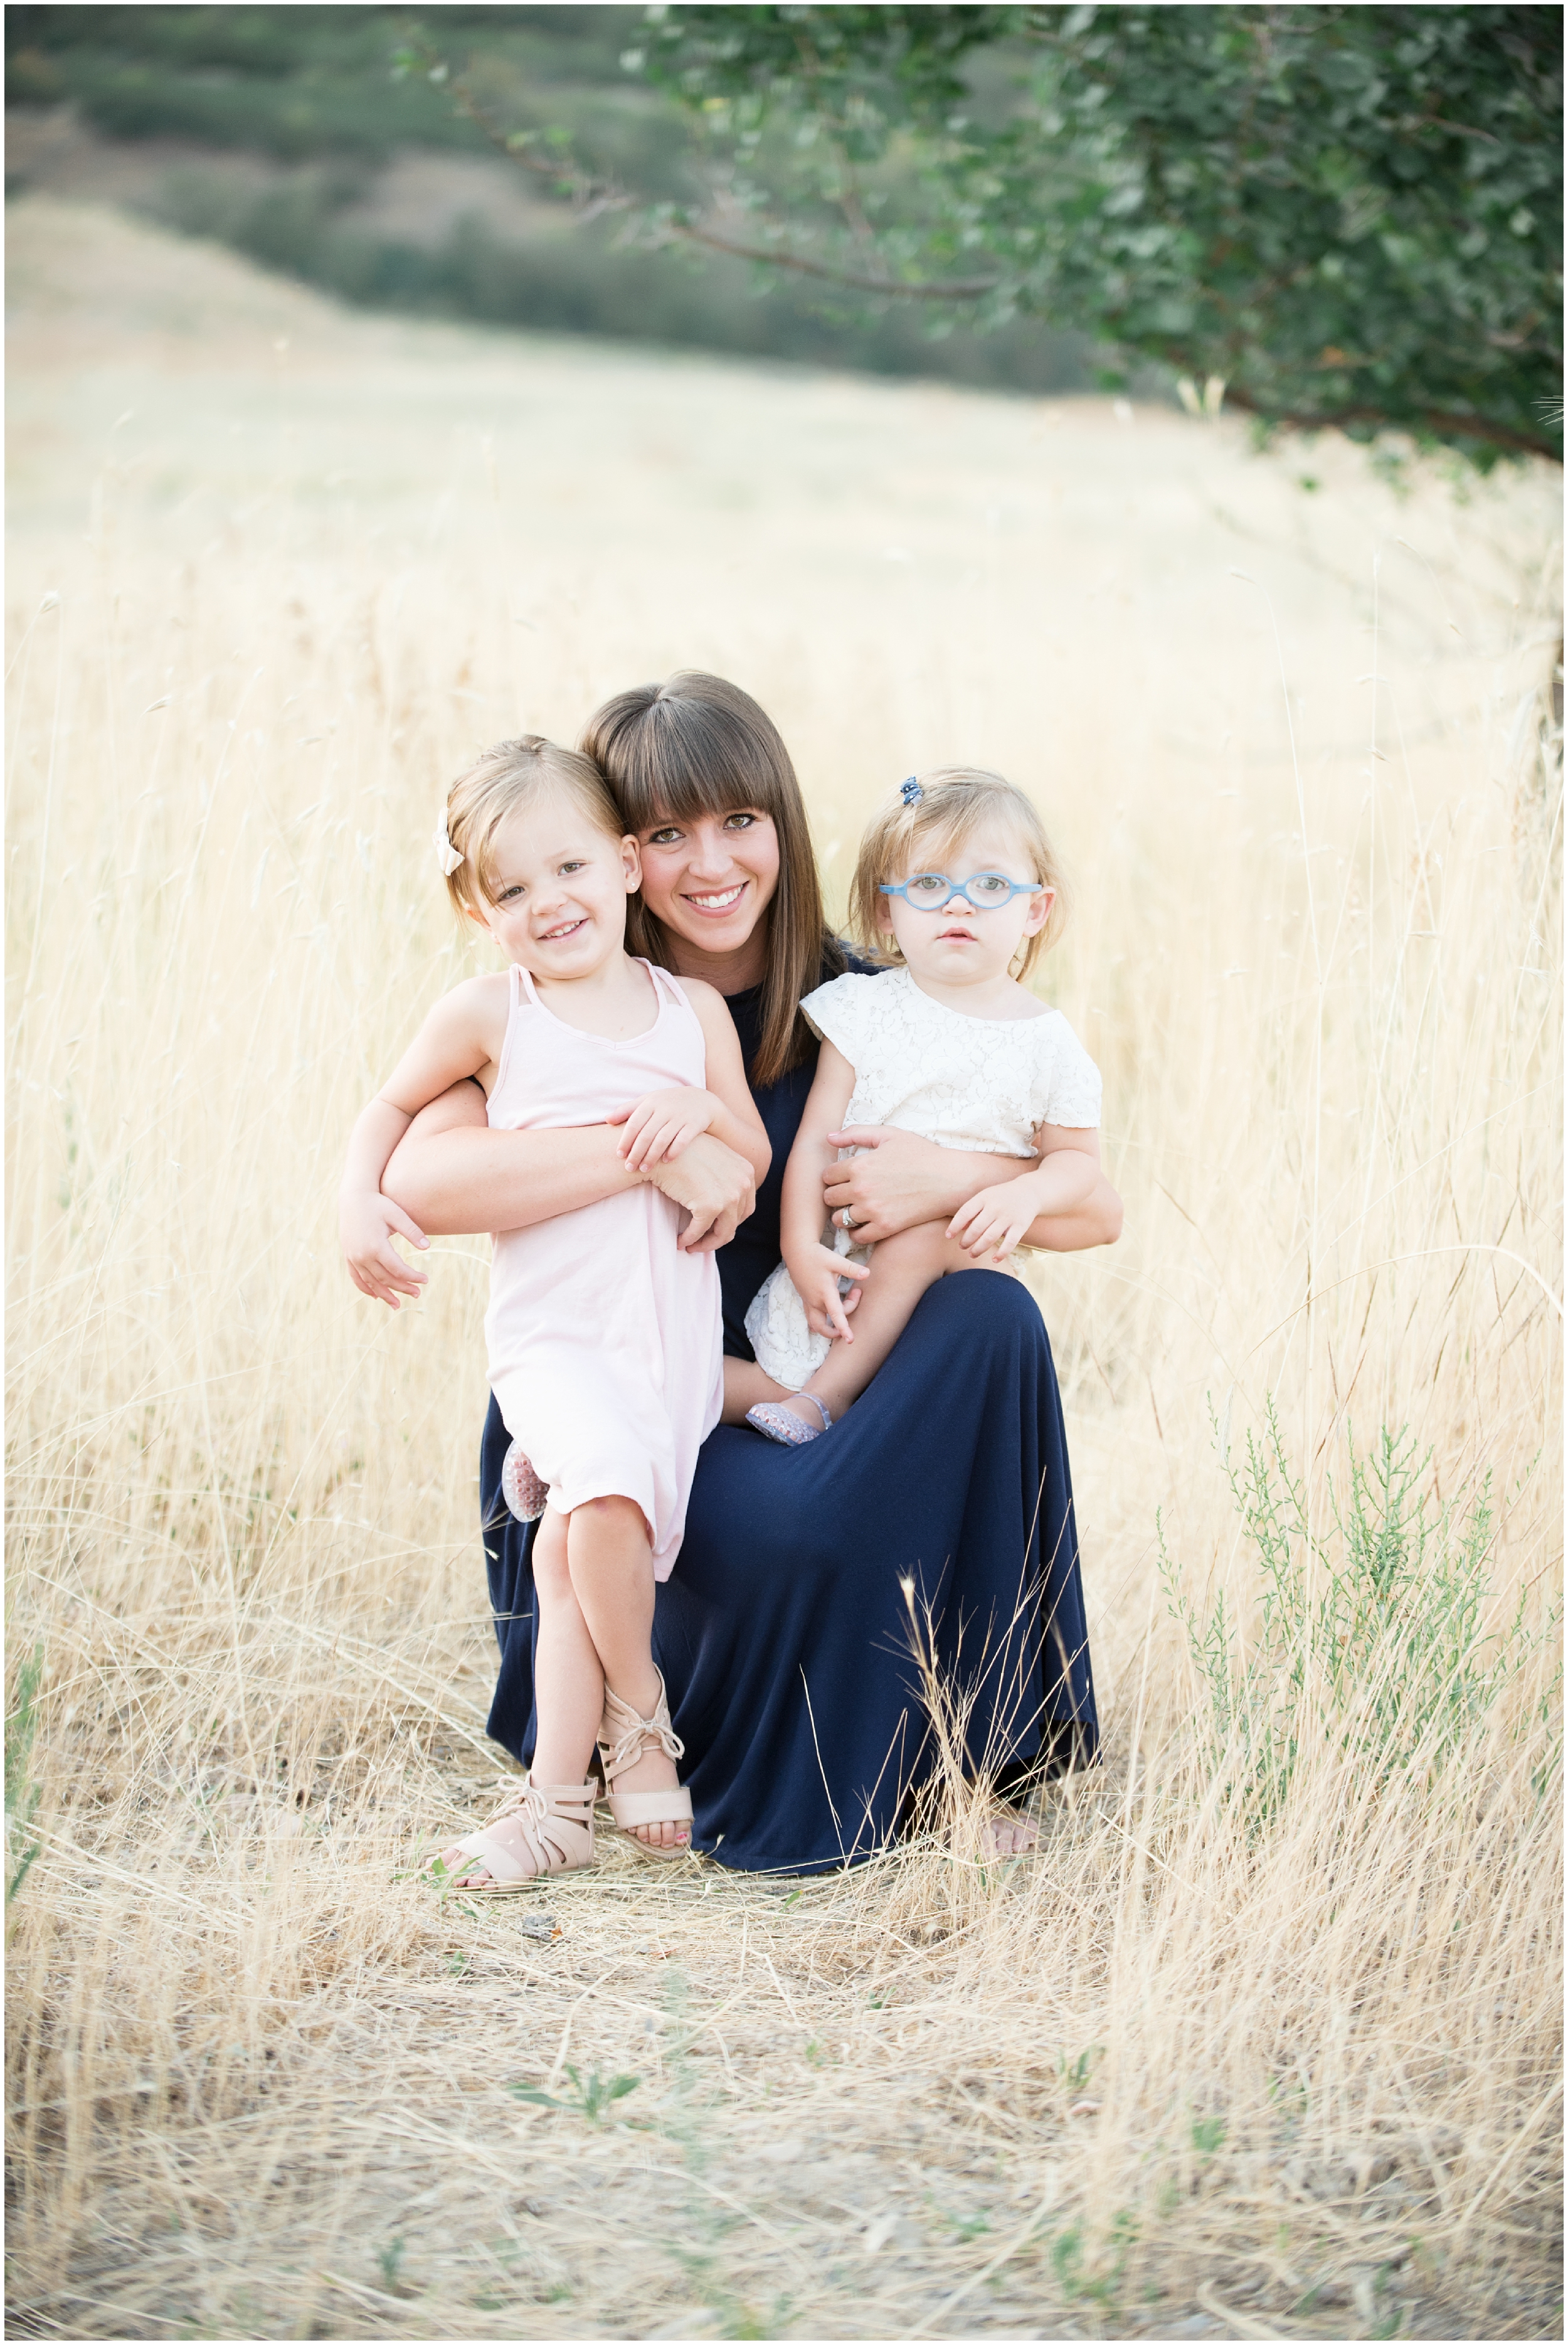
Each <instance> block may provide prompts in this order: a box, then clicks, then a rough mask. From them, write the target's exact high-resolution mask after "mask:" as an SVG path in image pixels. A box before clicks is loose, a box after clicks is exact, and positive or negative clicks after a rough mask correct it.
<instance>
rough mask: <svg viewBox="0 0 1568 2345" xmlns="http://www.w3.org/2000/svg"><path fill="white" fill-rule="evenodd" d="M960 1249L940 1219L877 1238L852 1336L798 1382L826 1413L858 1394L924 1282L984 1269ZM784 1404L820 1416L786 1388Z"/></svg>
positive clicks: (805, 1416)
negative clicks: (952, 1272) (821, 1403)
mask: <svg viewBox="0 0 1568 2345" xmlns="http://www.w3.org/2000/svg"><path fill="white" fill-rule="evenodd" d="M989 1266H990V1265H989V1264H977V1263H976V1260H975V1258H974V1256H973V1254H966V1253H965V1251H964V1249H963V1247H962V1246H961V1245H960V1244H958V1241H957V1239H956V1238H950V1237H948V1236H947V1234H946V1223H945V1222H917V1223H916V1224H915V1225H914V1227H913V1228H912V1229H907V1230H900V1231H899V1232H898V1233H897V1235H896V1236H895V1237H891V1238H880V1239H878V1241H877V1244H876V1246H875V1249H874V1251H873V1253H872V1256H871V1276H870V1277H869V1278H868V1279H866V1280H865V1283H864V1284H863V1285H862V1287H861V1290H860V1300H859V1303H858V1304H857V1305H856V1308H855V1316H854V1318H853V1319H852V1320H851V1321H850V1325H851V1326H852V1327H853V1329H854V1330H855V1341H854V1342H853V1343H852V1344H846V1343H845V1341H844V1339H843V1337H842V1336H841V1337H840V1338H839V1339H838V1341H837V1342H836V1343H835V1345H834V1347H833V1349H832V1351H831V1352H829V1354H828V1355H827V1357H826V1359H825V1360H824V1362H823V1364H822V1365H821V1367H820V1368H818V1370H817V1372H816V1374H815V1376H812V1377H810V1378H809V1379H808V1380H807V1382H806V1383H805V1384H804V1386H802V1388H801V1389H802V1391H803V1392H806V1393H813V1394H814V1395H815V1396H816V1397H817V1399H819V1400H820V1401H822V1402H823V1403H824V1406H826V1409H827V1412H828V1415H829V1416H835V1417H837V1416H843V1414H844V1412H845V1409H846V1408H847V1407H848V1406H849V1405H850V1403H851V1402H852V1401H855V1400H858V1399H859V1397H860V1396H861V1394H862V1393H863V1392H864V1391H865V1387H866V1386H867V1385H868V1384H869V1383H870V1382H871V1379H872V1377H873V1376H875V1374H876V1371H877V1369H878V1368H879V1367H880V1366H881V1365H882V1363H883V1362H884V1360H885V1358H886V1357H887V1355H888V1354H889V1352H891V1350H892V1349H893V1346H894V1345H895V1344H896V1343H897V1341H898V1338H899V1337H900V1335H903V1333H904V1330H905V1327H907V1326H908V1325H909V1322H910V1319H911V1317H912V1316H913V1315H914V1311H915V1306H916V1304H917V1303H918V1302H919V1300H920V1298H921V1296H922V1295H923V1294H925V1292H926V1288H927V1287H928V1286H935V1285H936V1281H937V1280H938V1279H939V1278H945V1277H946V1274H947V1273H948V1272H949V1271H954V1270H976V1269H986V1268H988V1267H989ZM784 1406H785V1407H786V1408H793V1409H794V1413H795V1415H796V1416H798V1417H800V1418H801V1419H802V1420H803V1422H804V1423H805V1424H807V1425H809V1426H811V1427H812V1429H813V1431H814V1432H820V1430H821V1428H822V1418H821V1417H820V1416H819V1415H818V1414H817V1411H816V1410H815V1409H814V1408H813V1407H812V1406H811V1403H810V1401H804V1402H803V1401H802V1400H801V1398H800V1396H799V1395H798V1394H797V1395H789V1394H786V1395H785V1396H784Z"/></svg>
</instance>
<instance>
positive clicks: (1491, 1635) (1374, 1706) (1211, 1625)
mask: <svg viewBox="0 0 1568 2345" xmlns="http://www.w3.org/2000/svg"><path fill="white" fill-rule="evenodd" d="M1209 1419H1210V1423H1211V1424H1212V1425H1213V1427H1214V1436H1215V1446H1216V1448H1217V1449H1218V1451H1219V1458H1220V1463H1221V1466H1222V1468H1223V1470H1224V1473H1225V1477H1226V1479H1227V1481H1228V1483H1229V1487H1230V1494H1231V1497H1232V1499H1233V1501H1234V1503H1235V1507H1236V1511H1237V1515H1238V1517H1239V1520H1240V1524H1241V1528H1242V1532H1243V1554H1244V1557H1245V1559H1246V1562H1247V1565H1248V1566H1249V1572H1248V1578H1247V1580H1246V1582H1245V1583H1244V1586H1243V1589H1242V1590H1241V1591H1240V1594H1239V1598H1235V1599H1228V1598H1227V1594H1226V1591H1225V1589H1222V1588H1221V1589H1217V1590H1216V1591H1215V1594H1214V1598H1213V1600H1212V1603H1211V1604H1209V1607H1208V1609H1203V1608H1202V1607H1201V1606H1199V1604H1197V1603H1195V1602H1194V1601H1193V1599H1191V1598H1190V1597H1189V1595H1187V1594H1186V1592H1185V1591H1184V1590H1183V1589H1182V1588H1181V1587H1180V1585H1179V1580H1178V1577H1177V1571H1176V1568H1175V1565H1174V1564H1173V1562H1172V1559H1171V1557H1170V1554H1169V1551H1168V1548H1167V1546H1166V1542H1165V1533H1164V1526H1163V1524H1160V1526H1159V1566H1160V1574H1161V1578H1162V1579H1163V1580H1164V1583H1165V1589H1166V1594H1167V1598H1168V1603H1169V1606H1170V1609H1171V1611H1172V1613H1173V1615H1174V1616H1175V1618H1176V1619H1178V1620H1179V1622H1180V1623H1181V1625H1182V1627H1183V1628H1184V1629H1185V1630H1186V1633H1187V1639H1188V1643H1189V1648H1190V1650H1191V1653H1192V1659H1193V1661H1194V1664H1195V1666H1196V1668H1197V1670H1198V1672H1199V1677H1200V1679H1201V1680H1202V1682H1203V1684H1204V1686H1205V1688H1206V1690H1207V1693H1208V1698H1209V1700H1208V1714H1207V1717H1206V1718H1205V1720H1204V1721H1203V1723H1202V1728H1201V1732H1202V1737H1203V1741H1204V1745H1205V1749H1206V1755H1207V1758H1208V1761H1209V1773H1210V1776H1211V1778H1212V1777H1216V1776H1219V1777H1223V1778H1224V1779H1226V1781H1227V1782H1228V1784H1229V1788H1230V1790H1231V1791H1232V1792H1233V1793H1234V1795H1235V1796H1236V1798H1237V1799H1238V1800H1239V1802H1241V1804H1242V1805H1243V1806H1244V1807H1245V1809H1246V1810H1247V1811H1248V1812H1249V1816H1250V1818H1251V1820H1252V1821H1253V1822H1255V1823H1258V1824H1264V1823H1267V1822H1270V1820H1271V1819H1272V1818H1274V1817H1275V1816H1277V1815H1278V1814H1279V1813H1280V1810H1281V1809H1282V1807H1283V1805H1284V1803H1285V1801H1286V1798H1287V1796H1288V1794H1289V1792H1290V1785H1291V1783H1292V1782H1293V1780H1294V1778H1295V1775H1296V1772H1297V1770H1298V1768H1299V1767H1300V1764H1301V1762H1302V1760H1303V1758H1304V1757H1305V1755H1306V1752H1307V1749H1308V1746H1309V1744H1310V1743H1312V1742H1316V1743H1318V1744H1320V1745H1323V1744H1326V1745H1328V1746H1330V1747H1331V1748H1335V1749H1339V1750H1340V1751H1349V1750H1351V1749H1353V1750H1354V1751H1356V1752H1357V1754H1358V1756H1359V1758H1360V1759H1361V1761H1363V1762H1364V1763H1365V1764H1366V1765H1368V1766H1370V1767H1371V1768H1372V1769H1373V1770H1375V1771H1378V1772H1380V1773H1381V1772H1384V1771H1397V1770H1402V1769H1408V1768H1411V1767H1412V1766H1415V1767H1420V1768H1421V1769H1422V1770H1423V1771H1426V1772H1427V1773H1428V1774H1429V1775H1435V1774H1436V1773H1437V1772H1438V1771H1440V1770H1441V1769H1442V1766H1443V1765H1444V1763H1445V1761H1447V1760H1448V1759H1450V1758H1451V1757H1452V1755H1453V1754H1454V1753H1455V1752H1457V1751H1460V1750H1461V1749H1462V1747H1463V1746H1464V1745H1465V1744H1466V1743H1467V1742H1468V1741H1470V1739H1471V1737H1472V1735H1473V1733H1474V1732H1475V1731H1476V1730H1477V1729H1478V1728H1479V1727H1481V1726H1482V1725H1483V1724H1484V1723H1485V1721H1487V1720H1488V1719H1490V1718H1491V1717H1492V1713H1493V1712H1494V1711H1495V1710H1496V1709H1497V1707H1498V1704H1499V1703H1500V1702H1501V1701H1502V1698H1503V1696H1504V1695H1505V1694H1506V1692H1507V1691H1508V1690H1509V1688H1510V1687H1511V1686H1512V1684H1513V1683H1514V1681H1515V1680H1516V1679H1517V1678H1518V1676H1519V1674H1520V1672H1521V1670H1522V1669H1523V1667H1524V1665H1525V1663H1526V1662H1527V1660H1529V1658H1530V1656H1531V1654H1532V1653H1533V1651H1534V1650H1535V1649H1536V1646H1537V1643H1538V1638H1537V1637H1536V1636H1534V1635H1532V1634H1531V1633H1530V1632H1529V1631H1527V1629H1526V1628H1525V1623H1524V1607H1523V1598H1522V1597H1521V1599H1520V1601H1519V1604H1518V1605H1517V1606H1516V1608H1515V1609H1514V1612H1513V1614H1512V1618H1511V1619H1509V1620H1508V1622H1507V1624H1506V1625H1505V1626H1504V1627H1502V1628H1501V1629H1495V1628H1492V1627H1490V1626H1489V1625H1488V1623H1489V1619H1490V1618H1491V1607H1490V1596H1491V1582H1490V1577H1489V1573H1488V1568H1487V1564H1488V1556H1489V1552H1490V1549H1491V1546H1492V1538H1493V1532H1494V1527H1495V1511H1494V1508H1493V1504H1492V1477H1491V1476H1490V1474H1488V1475H1486V1476H1483V1477H1482V1481H1481V1484H1480V1486H1479V1488H1478V1489H1476V1490H1475V1491H1473V1492H1472V1495H1471V1496H1470V1497H1468V1498H1467V1499H1464V1500H1458V1501H1450V1502H1449V1503H1448V1504H1446V1505H1441V1506H1439V1505H1437V1504H1435V1502H1434V1500H1433V1499H1432V1497H1431V1492H1430V1487H1429V1482H1428V1475H1427V1468H1428V1466H1429V1465H1430V1462H1431V1458H1430V1453H1422V1452H1421V1451H1420V1450H1419V1449H1418V1447H1417V1445H1416V1441H1415V1436H1413V1434H1412V1433H1411V1431H1410V1429H1409V1428H1408V1427H1401V1429H1400V1430H1399V1431H1398V1432H1395V1431H1392V1430H1391V1428H1390V1427H1388V1426H1382V1427H1381V1428H1380V1430H1379V1432H1378V1435H1377V1437H1376V1439H1375V1441H1374V1442H1373V1444H1372V1446H1371V1449H1370V1450H1361V1449H1359V1448H1358V1447H1357V1445H1356V1441H1355V1436H1354V1434H1353V1432H1348V1433H1347V1436H1346V1453H1347V1467H1346V1473H1345V1476H1344V1477H1343V1479H1342V1481H1341V1482H1340V1483H1339V1484H1338V1485H1336V1482H1335V1479H1334V1477H1332V1476H1331V1475H1330V1477H1329V1482H1328V1505H1327V1508H1326V1511H1325V1512H1324V1514H1323V1515H1322V1516H1321V1517H1320V1518H1319V1519H1317V1520H1314V1519H1313V1518H1312V1517H1311V1514H1310V1509H1309V1508H1308V1504H1307V1493H1306V1485H1305V1480H1304V1477H1302V1476H1301V1475H1300V1473H1298V1472H1296V1471H1294V1470H1293V1469H1292V1467H1291V1464H1290V1457H1289V1455H1288V1452H1287V1448H1286V1444H1285V1437H1284V1434H1283V1431H1282V1429H1281V1427H1280V1416H1279V1411H1278V1408H1277V1406H1276V1404H1275V1402H1274V1399H1273V1396H1271V1395H1270V1397H1269V1400H1268V1402H1267V1404H1266V1407H1265V1414H1264V1425H1263V1429H1262V1431H1261V1433H1254V1432H1250V1431H1249V1433H1248V1435H1247V1436H1246V1443H1245V1454H1244V1456H1243V1457H1242V1458H1240V1459H1239V1460H1238V1459H1237V1458H1236V1457H1233V1455H1232V1453H1231V1449H1230V1446H1229V1440H1228V1439H1227V1437H1226V1436H1225V1435H1224V1433H1223V1432H1222V1430H1221V1427H1220V1426H1219V1421H1218V1419H1217V1418H1216V1417H1215V1415H1214V1411H1213V1406H1212V1404H1210V1409H1209ZM1249 1620H1250V1622H1251V1627H1250V1630H1249V1629H1248V1626H1247V1625H1246V1624H1247V1623H1248V1621H1249Z"/></svg>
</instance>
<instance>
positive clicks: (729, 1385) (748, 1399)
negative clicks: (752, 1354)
mask: <svg viewBox="0 0 1568 2345" xmlns="http://www.w3.org/2000/svg"><path fill="white" fill-rule="evenodd" d="M788 1398H789V1389H788V1386H784V1385H775V1384H774V1380H773V1378H772V1376H769V1375H768V1373H767V1370H766V1369H765V1368H760V1367H759V1366H758V1365H757V1364H756V1362H755V1360H732V1359H728V1358H726V1360H725V1362H724V1406H723V1415H722V1416H721V1417H720V1419H719V1422H720V1424H721V1425H744V1423H745V1421H746V1411H747V1409H748V1408H754V1407H755V1406H756V1405H757V1403H758V1401H760V1400H787V1399H788Z"/></svg>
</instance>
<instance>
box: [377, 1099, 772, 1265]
mask: <svg viewBox="0 0 1568 2345" xmlns="http://www.w3.org/2000/svg"><path fill="white" fill-rule="evenodd" d="M620 1138H621V1134H620V1129H619V1127H618V1126H614V1125H611V1124H603V1123H591V1124H582V1125H573V1126H571V1127H569V1128H567V1129H565V1130H562V1131H560V1132H494V1131H492V1130H491V1127H490V1125H489V1124H488V1123H487V1122H486V1121H485V1102H484V1094H483V1092H482V1091H481V1090H480V1088H479V1085H478V1084H477V1083H458V1084H455V1085H454V1086H453V1088H452V1089H451V1090H450V1091H446V1092H443V1093H442V1095H441V1097H440V1099H439V1100H432V1101H431V1102H430V1106H429V1107H427V1108H421V1110H420V1112H419V1114H418V1115H417V1116H416V1117H415V1118H414V1121H413V1122H412V1123H411V1124H410V1127H409V1130H408V1132H407V1134H406V1135H405V1137H404V1139H403V1140H402V1141H401V1142H400V1144H399V1146H398V1148H397V1150H396V1152H395V1153H394V1154H393V1157H392V1160H391V1162H390V1163H389V1165H388V1167H387V1169H386V1172H385V1173H383V1175H382V1177H381V1188H382V1192H383V1193H384V1194H385V1195H386V1196H388V1197H390V1198H391V1199H392V1201H393V1203H395V1204H398V1205H400V1206H401V1207H402V1209H403V1211H404V1212H405V1213H408V1214H409V1215H410V1217H411V1218H412V1219H413V1221H415V1222H416V1223H418V1224H419V1226H420V1229H422V1230H425V1231H427V1232H429V1233H431V1234H433V1235H435V1236H439V1237H454V1236H459V1235H463V1234H468V1233H472V1232H475V1231H481V1230H526V1229H531V1228H532V1226H533V1224H534V1223H536V1222H548V1221H552V1220H553V1219H554V1217H555V1215H556V1214H557V1213H572V1212H575V1210H576V1209H577V1207H578V1206H580V1205H593V1204H597V1203H598V1202H599V1200H600V1198H601V1197H613V1196H618V1195H620V1193H622V1191H623V1190H626V1189H634V1188H637V1187H639V1186H640V1185H641V1183H642V1180H643V1179H644V1178H645V1177H647V1176H645V1175H642V1174H640V1173H632V1172H631V1171H630V1170H629V1169H628V1167H627V1164H626V1162H625V1159H624V1158H623V1157H622V1154H621V1152H620V1145H619V1143H620ZM652 1178H653V1181H654V1184H655V1186H656V1187H658V1188H660V1189H662V1190H663V1193H664V1194H665V1196H667V1197H672V1198H673V1200H674V1202H675V1203H677V1204H678V1205H683V1206H684V1207H685V1208H686V1211H687V1212H688V1213H690V1214H691V1217H692V1218H691V1220H690V1222H689V1223H687V1226H686V1228H685V1230H684V1232H683V1235H682V1239H681V1243H682V1244H683V1246H685V1247H687V1248H688V1249H691V1250H695V1251H702V1252H706V1251H707V1250H708V1249H709V1248H711V1247H713V1246H720V1245H724V1244H727V1243H728V1242H729V1240H730V1239H731V1238H732V1237H733V1235H734V1233H735V1230H736V1228H737V1226H738V1225H739V1223H741V1222H743V1221H744V1219H745V1217H746V1215H747V1214H748V1213H750V1212H751V1211H752V1208H753V1206H754V1204H755V1203H756V1182H755V1177H754V1173H753V1171H752V1167H751V1166H750V1164H748V1163H747V1162H746V1160H745V1158H744V1156H738V1155H737V1154H736V1153H735V1152H734V1150H733V1149H732V1148H726V1147H725V1146H724V1145H723V1142H722V1141H718V1140H715V1139H714V1138H713V1134H712V1133H711V1132H703V1133H702V1134H700V1135H699V1137H698V1138H697V1139H695V1140H693V1141H692V1142H690V1144H689V1145H688V1146H687V1147H686V1148H685V1149H684V1150H683V1152H682V1153H681V1155H680V1156H679V1157H677V1158H676V1159H675V1161H674V1162H673V1163H667V1164H660V1165H659V1166H658V1167H657V1168H656V1169H655V1172H654V1173H653V1175H652Z"/></svg>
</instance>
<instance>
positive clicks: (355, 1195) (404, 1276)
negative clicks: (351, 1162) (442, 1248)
mask: <svg viewBox="0 0 1568 2345" xmlns="http://www.w3.org/2000/svg"><path fill="white" fill-rule="evenodd" d="M394 1235H396V1236H398V1237H403V1238H407V1239H408V1241H409V1243H410V1245H417V1246H428V1245H429V1244H430V1240H429V1238H427V1237H426V1235H425V1233H424V1232H423V1230H421V1229H420V1225H419V1223H417V1222H415V1221H411V1220H410V1217H409V1215H408V1214H407V1213H404V1211H403V1209H402V1207H401V1205H394V1204H393V1203H392V1201H391V1199H390V1197H383V1196H382V1194H381V1193H380V1191H379V1189H356V1190H352V1191H349V1192H348V1193H346V1194H345V1195H343V1196H342V1197H341V1198H340V1199H339V1204H338V1237H339V1244H341V1246H342V1248H343V1255H344V1259H345V1261H346V1262H347V1263H348V1265H349V1277H350V1278H351V1279H352V1280H353V1282H354V1284H355V1285H356V1286H357V1287H358V1288H359V1292H360V1294H368V1295H369V1297H370V1298H371V1300H372V1302H376V1303H384V1304H386V1305H387V1308H388V1309H389V1311H395V1310H396V1309H397V1307H398V1296H399V1295H400V1294H406V1295H407V1296H408V1297H409V1299H410V1302H411V1303H417V1302H418V1301H419V1299H420V1287H421V1286H423V1285H424V1284H426V1282H427V1280H428V1278H429V1275H430V1274H429V1272H428V1271H423V1270H415V1269H414V1268H412V1266H411V1265H410V1264H408V1263H406V1262H405V1261H404V1260H403V1257H402V1255H401V1254H400V1253H399V1252H398V1250H397V1248H396V1246H395V1245H394V1244H392V1239H393V1237H394Z"/></svg>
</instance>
